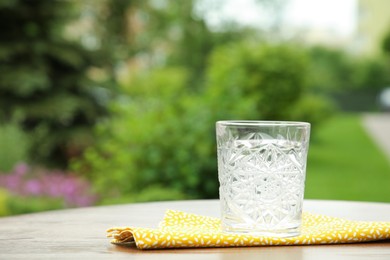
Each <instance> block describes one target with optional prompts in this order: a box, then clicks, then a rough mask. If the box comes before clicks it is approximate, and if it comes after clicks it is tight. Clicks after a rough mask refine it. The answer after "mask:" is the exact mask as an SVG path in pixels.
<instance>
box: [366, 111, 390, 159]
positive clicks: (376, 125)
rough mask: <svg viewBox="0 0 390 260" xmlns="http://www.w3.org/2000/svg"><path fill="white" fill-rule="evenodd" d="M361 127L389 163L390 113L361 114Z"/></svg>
mask: <svg viewBox="0 0 390 260" xmlns="http://www.w3.org/2000/svg"><path fill="white" fill-rule="evenodd" d="M363 125H364V127H365V129H366V130H367V132H368V133H369V134H370V136H371V137H372V138H373V140H374V141H375V143H376V144H377V145H378V146H379V147H380V148H381V149H382V150H383V151H384V153H385V154H386V156H387V158H388V159H389V162H390V112H387V113H366V114H363Z"/></svg>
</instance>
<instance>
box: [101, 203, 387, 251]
mask: <svg viewBox="0 0 390 260" xmlns="http://www.w3.org/2000/svg"><path fill="white" fill-rule="evenodd" d="M107 232H108V235H107V236H108V237H111V238H113V240H111V243H113V244H116V245H127V246H129V245H135V246H137V248H139V249H153V248H186V247H235V246H269V245H313V244H337V243H340V244H341V243H357V242H367V241H375V240H385V239H390V222H368V221H350V220H345V219H341V218H335V217H329V216H324V215H317V214H310V213H304V214H303V226H302V233H301V235H300V236H297V237H289V238H278V237H263V236H253V235H242V234H230V233H224V232H221V230H220V220H219V219H217V218H212V217H205V216H199V215H195V214H189V213H185V212H181V211H174V210H168V211H167V212H166V214H165V217H164V220H163V221H162V222H161V224H160V227H159V228H158V229H153V228H139V227H134V228H132V227H115V228H110V229H108V230H107Z"/></svg>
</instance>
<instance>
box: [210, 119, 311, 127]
mask: <svg viewBox="0 0 390 260" xmlns="http://www.w3.org/2000/svg"><path fill="white" fill-rule="evenodd" d="M216 124H218V125H224V126H306V127H307V126H310V123H308V122H300V121H276V120H219V121H217V122H216Z"/></svg>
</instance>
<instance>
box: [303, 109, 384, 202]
mask: <svg viewBox="0 0 390 260" xmlns="http://www.w3.org/2000/svg"><path fill="white" fill-rule="evenodd" d="M315 131H316V132H314V133H313V135H314V138H313V139H312V141H311V143H310V150H309V158H308V166H307V177H306V192H305V198H307V199H337V200H357V201H380V202H390V162H389V161H388V160H387V158H386V157H385V155H384V153H383V152H382V151H381V150H380V149H379V148H378V147H377V146H376V144H375V143H374V142H373V140H372V139H371V138H370V136H369V135H368V134H367V133H366V131H365V129H364V128H363V125H362V120H361V116H360V115H356V114H352V115H351V114H342V115H338V116H335V117H334V118H332V119H331V120H329V121H328V122H326V123H324V124H323V125H322V126H320V127H319V128H318V129H315Z"/></svg>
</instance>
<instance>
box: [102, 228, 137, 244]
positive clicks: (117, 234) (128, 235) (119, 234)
mask: <svg viewBox="0 0 390 260" xmlns="http://www.w3.org/2000/svg"><path fill="white" fill-rule="evenodd" d="M107 237H109V238H113V239H112V240H111V243H112V244H114V245H120V246H127V247H136V246H137V244H136V242H135V239H134V233H133V229H132V228H130V227H113V228H110V229H107Z"/></svg>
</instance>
